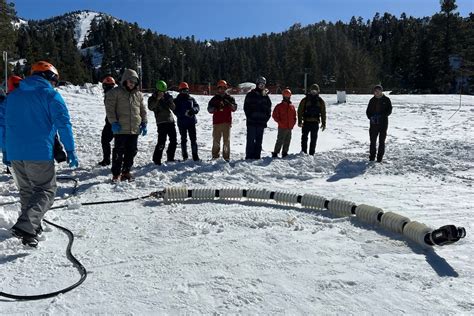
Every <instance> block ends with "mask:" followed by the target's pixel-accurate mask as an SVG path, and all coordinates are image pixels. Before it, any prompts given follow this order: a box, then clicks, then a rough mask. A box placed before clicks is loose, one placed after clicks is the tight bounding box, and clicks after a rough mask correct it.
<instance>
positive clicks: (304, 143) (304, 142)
mask: <svg viewBox="0 0 474 316" xmlns="http://www.w3.org/2000/svg"><path fill="white" fill-rule="evenodd" d="M309 131H310V128H309V125H308V124H303V128H302V129H301V151H302V152H304V153H305V154H307V153H308V134H309Z"/></svg>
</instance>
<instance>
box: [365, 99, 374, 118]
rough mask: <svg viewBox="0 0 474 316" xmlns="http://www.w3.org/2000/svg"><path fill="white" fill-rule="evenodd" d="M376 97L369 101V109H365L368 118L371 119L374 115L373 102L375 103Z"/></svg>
mask: <svg viewBox="0 0 474 316" xmlns="http://www.w3.org/2000/svg"><path fill="white" fill-rule="evenodd" d="M373 100H374V98H372V99H370V101H369V104H368V105H367V110H366V111H365V114H366V115H367V118H368V119H369V120H370V118H371V117H372V115H374V114H373V113H372V108H373V103H374V101H373Z"/></svg>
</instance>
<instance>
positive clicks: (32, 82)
mask: <svg viewBox="0 0 474 316" xmlns="http://www.w3.org/2000/svg"><path fill="white" fill-rule="evenodd" d="M18 89H19V90H23V91H32V90H36V89H53V86H52V85H51V83H49V81H48V80H46V79H44V78H42V77H40V76H29V77H27V78H25V79H24V80H22V81H20V86H19V87H18ZM15 90H16V89H15ZM13 92H14V91H13Z"/></svg>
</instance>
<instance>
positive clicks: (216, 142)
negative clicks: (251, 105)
mask: <svg viewBox="0 0 474 316" xmlns="http://www.w3.org/2000/svg"><path fill="white" fill-rule="evenodd" d="M230 126H231V125H230V123H222V124H214V126H213V130H212V139H213V142H212V158H213V159H217V158H219V152H220V150H221V148H220V147H221V139H222V141H223V146H222V157H223V158H224V159H225V160H229V159H230Z"/></svg>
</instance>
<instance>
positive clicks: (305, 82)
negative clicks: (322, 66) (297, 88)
mask: <svg viewBox="0 0 474 316" xmlns="http://www.w3.org/2000/svg"><path fill="white" fill-rule="evenodd" d="M310 71H311V68H305V69H304V94H306V93H308V74H310V73H311V72H310Z"/></svg>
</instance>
